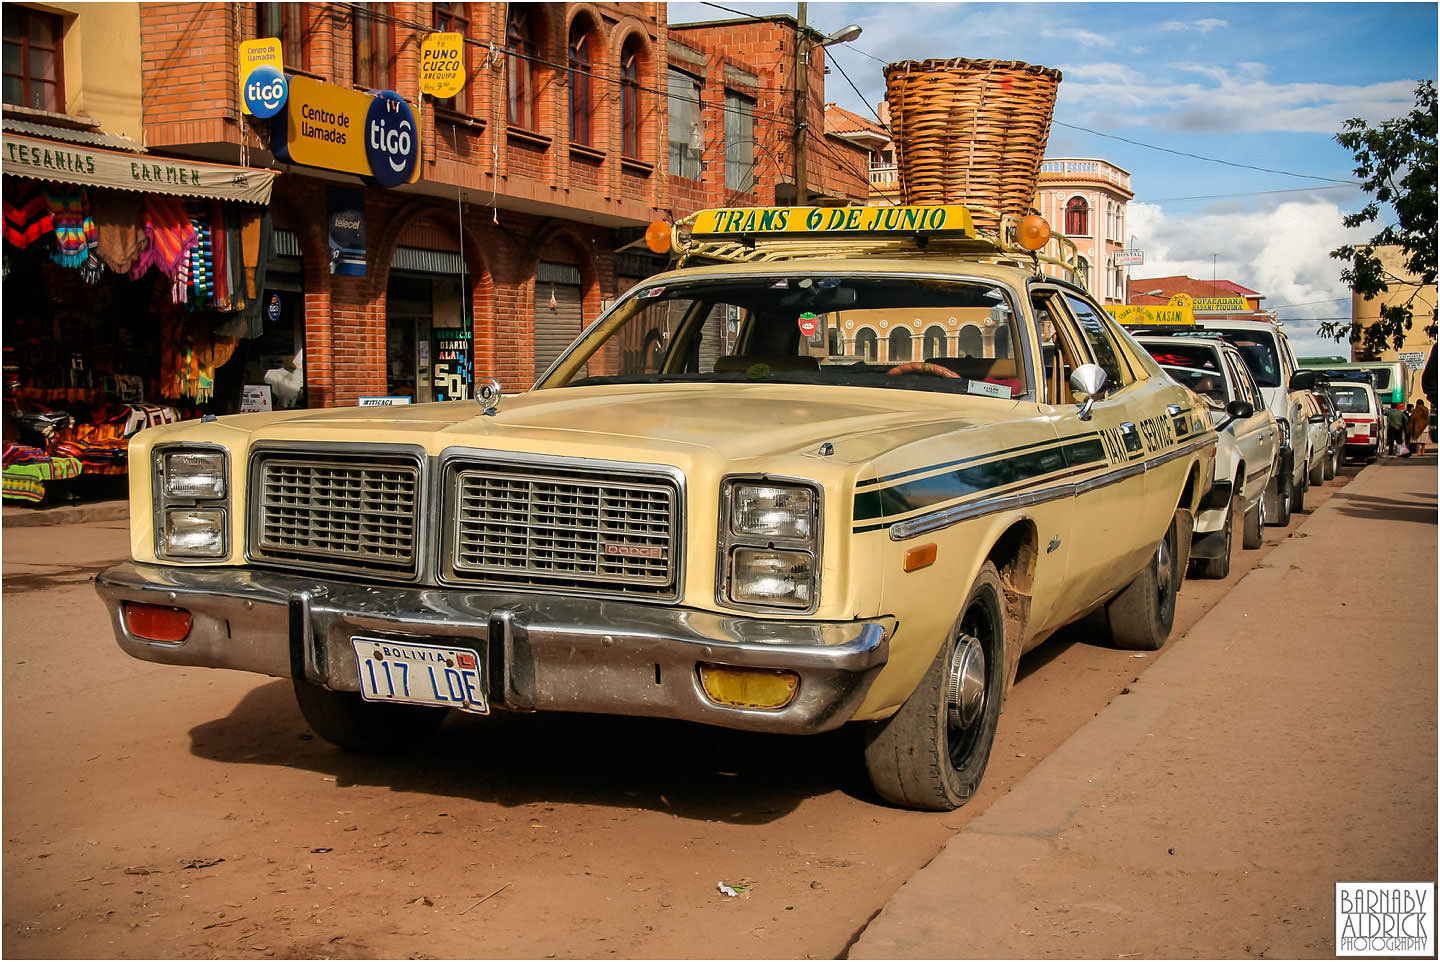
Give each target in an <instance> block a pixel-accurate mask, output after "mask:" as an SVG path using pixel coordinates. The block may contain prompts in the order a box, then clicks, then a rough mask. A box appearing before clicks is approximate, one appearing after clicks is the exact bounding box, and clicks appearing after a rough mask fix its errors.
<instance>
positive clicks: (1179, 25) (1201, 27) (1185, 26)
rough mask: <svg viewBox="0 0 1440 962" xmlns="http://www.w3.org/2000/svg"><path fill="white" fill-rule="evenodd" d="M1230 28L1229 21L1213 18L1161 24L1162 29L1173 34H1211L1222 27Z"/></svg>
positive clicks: (1170, 21)
mask: <svg viewBox="0 0 1440 962" xmlns="http://www.w3.org/2000/svg"><path fill="white" fill-rule="evenodd" d="M1228 26H1230V21H1228V20H1216V19H1215V18H1213V17H1205V18H1203V19H1201V20H1167V21H1165V22H1164V23H1162V24H1160V29H1161V30H1166V31H1172V32H1174V31H1182V32H1185V33H1191V32H1194V33H1209V32H1210V31H1212V30H1219V29H1220V28H1221V27H1228Z"/></svg>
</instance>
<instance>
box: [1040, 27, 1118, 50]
mask: <svg viewBox="0 0 1440 962" xmlns="http://www.w3.org/2000/svg"><path fill="white" fill-rule="evenodd" d="M1040 35H1041V36H1042V37H1044V38H1045V39H1047V40H1059V41H1061V42H1062V43H1078V44H1080V46H1082V47H1113V46H1115V41H1114V40H1113V39H1111V38H1110V37H1107V36H1105V35H1104V34H1101V33H1095V32H1094V31H1093V30H1082V29H1080V28H1078V27H1072V28H1069V29H1065V30H1056V29H1054V28H1047V29H1045V30H1042V31H1040Z"/></svg>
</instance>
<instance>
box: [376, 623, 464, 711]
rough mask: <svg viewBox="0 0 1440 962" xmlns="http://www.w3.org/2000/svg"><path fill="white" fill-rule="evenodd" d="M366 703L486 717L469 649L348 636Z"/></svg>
mask: <svg viewBox="0 0 1440 962" xmlns="http://www.w3.org/2000/svg"><path fill="white" fill-rule="evenodd" d="M350 644H351V646H352V647H353V648H354V649H355V661H356V663H357V664H358V666H359V669H360V696H361V697H362V698H364V699H365V700H366V701H383V702H393V703H399V704H405V705H432V706H438V707H441V708H455V709H458V710H460V711H468V712H474V713H476V714H479V715H484V714H488V713H489V711H490V705H489V703H488V702H486V700H485V675H484V671H483V670H482V668H481V661H480V655H479V653H478V652H476V651H474V650H472V649H470V648H453V647H450V646H449V645H421V644H414V643H411V642H397V641H383V640H381V639H379V638H361V637H352V638H351V639H350Z"/></svg>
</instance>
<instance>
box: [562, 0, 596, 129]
mask: <svg viewBox="0 0 1440 962" xmlns="http://www.w3.org/2000/svg"><path fill="white" fill-rule="evenodd" d="M567 66H568V68H569V71H570V142H571V143H572V144H583V145H584V146H586V147H589V146H591V142H590V122H591V119H592V118H593V116H594V111H595V101H594V98H592V97H591V95H590V75H591V71H592V70H593V69H594V64H593V63H592V62H591V60H590V38H589V35H588V34H587V33H586V31H585V27H584V25H583V24H581V23H580V21H578V20H577V21H576V22H575V23H574V24H573V25H572V26H571V27H570V46H569V62H568V64H567Z"/></svg>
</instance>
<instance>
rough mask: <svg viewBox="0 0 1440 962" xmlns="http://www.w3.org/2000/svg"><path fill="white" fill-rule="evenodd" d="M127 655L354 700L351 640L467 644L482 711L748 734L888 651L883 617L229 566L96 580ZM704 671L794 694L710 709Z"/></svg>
mask: <svg viewBox="0 0 1440 962" xmlns="http://www.w3.org/2000/svg"><path fill="white" fill-rule="evenodd" d="M95 590H96V591H97V592H98V593H99V595H100V597H101V598H102V599H104V601H105V603H106V606H107V607H108V608H109V610H110V621H111V626H112V628H113V629H114V631H115V637H116V639H117V640H118V641H119V643H120V647H121V648H123V649H124V650H125V651H126V653H128V654H130V655H132V656H134V657H136V658H140V659H142V660H145V661H154V662H160V663H162V664H169V665H195V666H201V667H210V668H236V669H240V670H242V671H254V672H259V673H261V674H265V675H274V676H277V677H281V678H285V677H295V678H304V679H306V680H308V681H311V682H315V683H317V684H321V685H324V686H325V687H327V688H331V689H334V690H336V691H358V690H359V688H360V679H359V675H358V667H357V664H356V660H355V656H354V653H353V649H352V648H351V644H350V638H351V637H352V636H353V635H364V636H366V637H370V638H384V639H393V640H395V641H396V642H405V641H411V642H422V641H430V642H434V643H444V644H453V645H461V646H464V647H472V648H474V649H475V650H476V651H477V652H479V654H480V657H481V660H482V661H483V662H484V664H485V667H486V672H485V676H486V686H487V689H488V694H489V698H490V703H491V704H492V705H495V706H497V707H501V708H509V709H514V710H518V711H576V712H598V713H604V714H619V715H645V716H653V717H659V718H678V719H685V720H688V721H697V722H705V723H708V724H712V725H721V726H724V727H727V728H740V729H747V730H750V731H767V732H788V733H796V734H801V733H809V732H818V731H825V730H827V729H831V728H836V727H838V726H840V725H841V724H843V723H845V722H846V721H848V720H849V719H850V717H851V716H852V715H853V714H854V713H855V710H856V709H857V708H858V707H859V705H860V702H861V700H862V699H863V698H864V696H865V692H866V690H867V689H868V688H869V687H870V683H871V682H872V681H873V680H874V678H875V676H876V675H877V674H879V672H880V669H881V668H883V667H884V665H885V662H886V659H887V657H888V654H889V638H890V636H891V635H892V634H893V632H894V628H895V621H894V619H892V618H876V619H873V620H870V621H844V622H817V621H783V620H768V621H767V620H764V619H760V618H754V617H747V616H741V615H725V614H716V613H714V612H707V611H696V610H691V609H685V608H673V607H663V606H658V605H645V604H636V603H634V602H626V601H614V600H604V599H586V598H575V597H561V596H556V595H543V594H542V595H524V594H519V593H515V592H502V591H491V590H478V591H477V590H471V589H454V588H432V587H399V586H389V585H387V586H370V585H362V584H355V583H351V582H346V581H338V580H327V579H320V578H314V577H307V576H303V575H291V574H284V573H281V572H272V571H260V570H254V569H249V568H233V567H223V568H222V567H213V568H201V567H172V566H166V565H154V564H141V563H137V562H131V561H127V562H124V563H122V564H118V565H116V566H114V567H113V568H109V569H107V570H105V571H103V572H101V573H100V574H99V575H97V576H96V578H95ZM126 601H130V602H141V603H146V604H153V605H168V606H172V607H176V608H185V609H187V610H188V611H190V612H191V614H192V616H193V618H194V622H193V626H192V627H191V629H190V633H189V635H188V636H187V637H186V638H185V640H184V641H182V642H178V643H174V644H168V643H162V642H155V641H148V640H146V639H143V638H138V637H136V636H135V635H133V634H131V632H130V631H129V629H128V628H127V627H126V624H125V619H124V615H123V610H122V608H123V604H124V602H126ZM700 662H707V663H713V664H721V665H729V666H737V667H760V668H778V669H789V670H791V671H794V672H796V673H798V674H799V676H800V688H799V692H798V693H797V695H796V696H795V698H794V700H792V701H791V703H790V704H789V705H787V706H786V707H784V708H782V709H779V710H775V711H765V710H757V709H745V708H736V707H730V706H725V705H720V704H717V703H715V702H713V701H711V700H710V699H709V698H708V697H707V696H706V694H705V692H704V690H703V689H702V688H701V686H700V681H699V677H698V673H697V665H698V664H699V663H700Z"/></svg>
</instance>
